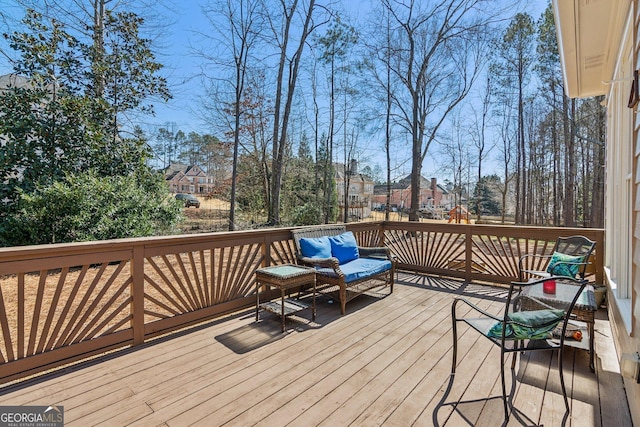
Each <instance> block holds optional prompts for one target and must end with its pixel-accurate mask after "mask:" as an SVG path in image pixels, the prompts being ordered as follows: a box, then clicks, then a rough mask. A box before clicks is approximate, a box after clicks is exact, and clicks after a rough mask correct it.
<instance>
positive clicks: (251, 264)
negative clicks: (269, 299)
mask: <svg viewBox="0 0 640 427" xmlns="http://www.w3.org/2000/svg"><path fill="white" fill-rule="evenodd" d="M241 255H242V256H241ZM261 260H262V255H261V254H260V245H258V244H253V245H245V246H243V247H241V248H240V251H239V252H238V256H237V258H236V260H235V262H234V264H233V267H234V268H233V272H234V278H235V280H234V282H236V285H235V286H233V288H234V293H233V294H232V296H233V297H235V298H239V297H244V296H247V295H250V294H252V293H253V292H254V291H255V288H254V281H253V280H254V277H253V273H254V271H255V269H256V268H258V267H259V266H260V263H261Z"/></svg>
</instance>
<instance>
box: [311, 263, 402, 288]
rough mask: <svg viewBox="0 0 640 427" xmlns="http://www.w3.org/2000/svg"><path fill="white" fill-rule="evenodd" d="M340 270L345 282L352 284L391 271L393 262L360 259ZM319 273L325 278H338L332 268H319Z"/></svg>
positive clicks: (344, 265) (341, 266) (343, 266)
mask: <svg viewBox="0 0 640 427" xmlns="http://www.w3.org/2000/svg"><path fill="white" fill-rule="evenodd" d="M340 269H341V270H342V272H343V273H344V276H345V277H344V281H345V282H346V283H350V282H354V281H356V280H359V279H365V278H367V277H371V276H375V275H377V274H380V273H383V272H385V271H387V270H391V261H389V260H386V259H376V258H358V259H354V260H353V261H349V262H348V263H346V264H342V265H340ZM317 272H318V273H319V274H322V275H325V276H331V277H337V274H336V272H335V271H333V270H332V269H331V268H319V269H317Z"/></svg>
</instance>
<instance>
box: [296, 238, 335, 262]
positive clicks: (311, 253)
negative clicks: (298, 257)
mask: <svg viewBox="0 0 640 427" xmlns="http://www.w3.org/2000/svg"><path fill="white" fill-rule="evenodd" d="M300 251H301V252H302V256H304V257H308V258H331V243H329V238H328V237H327V236H322V237H309V238H306V237H305V238H302V239H300Z"/></svg>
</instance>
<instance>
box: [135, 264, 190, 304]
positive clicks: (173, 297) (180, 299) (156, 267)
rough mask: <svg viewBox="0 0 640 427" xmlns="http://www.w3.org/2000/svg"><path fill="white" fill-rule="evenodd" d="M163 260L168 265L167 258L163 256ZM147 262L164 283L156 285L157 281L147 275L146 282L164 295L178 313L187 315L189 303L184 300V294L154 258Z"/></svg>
mask: <svg viewBox="0 0 640 427" xmlns="http://www.w3.org/2000/svg"><path fill="white" fill-rule="evenodd" d="M161 259H162V260H163V261H164V263H165V265H166V263H167V262H168V259H167V257H165V256H163V257H162V258H161ZM146 261H147V263H148V264H149V265H151V267H152V268H153V269H154V270H155V272H156V273H157V274H158V276H159V277H160V278H161V279H162V283H156V281H155V280H153V279H152V278H151V277H149V276H147V275H145V280H146V281H147V283H149V284H151V286H152V287H153V288H154V289H156V290H157V291H158V292H159V293H160V294H162V295H163V296H164V297H165V298H166V299H167V302H169V303H171V304H172V305H173V307H174V308H175V309H176V310H177V313H186V312H187V311H189V303H188V302H187V300H186V299H184V298H183V296H182V293H181V292H178V291H177V290H176V287H175V286H174V285H173V283H172V282H171V280H169V278H168V277H167V275H166V274H165V273H164V271H163V270H162V269H161V268H160V265H159V264H157V263H156V262H155V260H154V259H153V258H147V260H146ZM163 284H164V285H165V286H166V288H167V289H168V290H169V291H171V294H170V293H169V292H167V291H166V290H165V288H164V286H163ZM145 299H147V295H146V294H145ZM176 299H177V300H176ZM177 313H176V314H177Z"/></svg>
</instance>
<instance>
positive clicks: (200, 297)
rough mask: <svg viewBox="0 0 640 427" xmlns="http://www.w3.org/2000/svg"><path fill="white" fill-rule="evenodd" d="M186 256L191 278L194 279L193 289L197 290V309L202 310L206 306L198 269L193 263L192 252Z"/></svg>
mask: <svg viewBox="0 0 640 427" xmlns="http://www.w3.org/2000/svg"><path fill="white" fill-rule="evenodd" d="M188 255H189V264H190V265H191V273H192V274H193V278H194V279H195V287H196V289H197V290H198V308H203V307H206V306H207V300H206V298H205V296H204V292H203V290H202V283H201V281H200V275H199V274H198V267H196V262H195V258H194V257H193V252H189V253H188Z"/></svg>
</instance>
